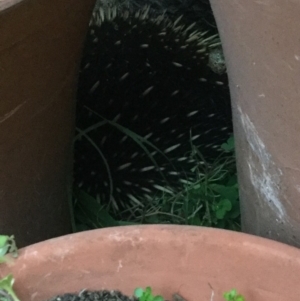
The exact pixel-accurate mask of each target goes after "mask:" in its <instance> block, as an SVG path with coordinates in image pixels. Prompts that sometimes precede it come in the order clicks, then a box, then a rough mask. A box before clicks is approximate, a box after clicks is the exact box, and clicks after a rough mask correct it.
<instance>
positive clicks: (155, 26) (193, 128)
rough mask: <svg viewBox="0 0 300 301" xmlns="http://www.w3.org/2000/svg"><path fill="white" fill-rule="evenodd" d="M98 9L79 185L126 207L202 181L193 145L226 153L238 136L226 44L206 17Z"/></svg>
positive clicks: (82, 115)
mask: <svg viewBox="0 0 300 301" xmlns="http://www.w3.org/2000/svg"><path fill="white" fill-rule="evenodd" d="M125 2H126V1H125ZM125 2H124V3H125ZM153 2H155V1H153ZM165 2H166V0H165ZM173 2H174V0H173ZM128 3H131V4H132V5H131V6H130V5H128ZM155 3H156V2H155ZM157 3H159V1H158V2H157ZM98 5H100V6H97V8H96V9H95V11H94V14H93V17H92V20H91V23H90V28H89V33H88V36H87V39H86V44H85V48H84V54H83V59H82V65H81V72H80V77H79V84H78V108H77V129H78V131H79V132H78V133H79V137H80V139H77V141H76V143H75V184H76V185H77V186H79V187H81V188H82V189H84V190H85V191H87V192H88V193H89V194H91V195H92V196H97V197H98V198H99V199H100V200H101V202H102V203H103V204H107V203H108V202H111V203H112V204H113V205H114V208H126V207H129V206H130V204H132V203H135V204H143V202H149V201H151V198H152V197H153V195H155V194H156V193H157V192H166V193H172V192H173V191H176V189H178V187H180V186H182V182H183V181H185V180H186V179H189V178H191V177H193V176H194V174H193V170H192V168H193V167H194V166H195V164H196V163H197V162H195V158H193V156H192V155H191V149H192V145H194V146H196V147H197V148H198V149H199V151H200V152H201V153H202V155H203V157H204V158H205V159H206V160H212V159H214V158H216V157H217V155H218V154H219V147H220V145H221V144H222V143H223V142H225V141H226V140H227V139H228V137H229V135H230V134H231V133H232V122H231V108H230V97H229V89H228V82H227V75H226V72H225V67H224V66H225V65H224V61H223V60H222V50H221V47H220V41H219V39H218V37H217V36H216V35H209V33H207V32H203V31H202V30H200V28H199V24H198V23H197V22H194V23H191V24H190V23H187V19H185V18H184V17H180V16H179V15H178V14H176V13H175V12H174V11H173V10H172V11H168V10H165V13H162V12H161V11H160V9H157V10H156V9H154V8H153V7H155V6H153V7H152V6H145V7H143V8H138V9H137V8H136V7H135V5H133V2H132V1H131V2H128V1H127V2H126V3H125V4H124V5H123V6H122V5H121V4H120V3H119V5H115V4H112V2H111V1H110V2H109V4H107V1H106V0H99V1H98ZM182 13H184V12H182ZM183 20H185V21H183Z"/></svg>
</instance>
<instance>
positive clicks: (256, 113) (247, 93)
mask: <svg viewBox="0 0 300 301" xmlns="http://www.w3.org/2000/svg"><path fill="white" fill-rule="evenodd" d="M211 4H212V8H213V11H214V14H215V17H216V21H217V24H218V28H219V31H220V35H221V39H222V44H223V49H224V53H225V58H226V63H227V67H228V76H229V82H230V92H231V98H232V106H233V118H234V120H233V121H234V130H235V141H236V153H237V166H238V176H239V185H240V199H241V209H242V228H243V230H244V231H246V232H248V233H252V234H256V235H260V236H264V237H269V238H272V239H275V240H279V241H282V242H286V243H289V244H292V245H295V246H300V231H299V228H300V156H299V153H300V152H299V151H300V135H299V131H300V91H299V79H300V40H299V32H300V22H299V15H300V2H299V1H293V0H287V1H282V0H272V1H269V0H263V1H220V0H211Z"/></svg>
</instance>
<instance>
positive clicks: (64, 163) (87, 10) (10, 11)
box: [0, 0, 94, 246]
mask: <svg viewBox="0 0 300 301" xmlns="http://www.w3.org/2000/svg"><path fill="white" fill-rule="evenodd" d="M0 2H1V3H0V230H1V232H2V233H6V234H14V235H15V236H16V238H17V241H18V242H19V245H20V246H24V245H27V244H31V243H34V242H37V241H41V240H44V239H47V238H50V237H55V236H59V235H62V234H66V233H70V231H71V218H70V208H69V203H68V202H69V201H70V192H71V190H70V188H71V186H70V185H71V180H72V179H71V170H72V164H73V162H72V138H73V135H74V113H75V97H74V96H75V88H76V79H77V74H78V69H79V68H78V67H79V59H80V54H81V49H82V45H83V40H84V36H85V33H86V30H87V27H88V21H89V18H90V15H91V10H92V6H93V4H94V0H51V1H49V0H27V1H9V0H2V1H0Z"/></svg>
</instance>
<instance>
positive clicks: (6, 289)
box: [0, 274, 20, 301]
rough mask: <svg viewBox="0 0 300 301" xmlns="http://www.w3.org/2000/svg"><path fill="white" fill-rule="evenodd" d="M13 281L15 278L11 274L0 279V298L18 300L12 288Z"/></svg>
mask: <svg viewBox="0 0 300 301" xmlns="http://www.w3.org/2000/svg"><path fill="white" fill-rule="evenodd" d="M14 281H15V279H14V278H13V276H12V275H11V274H9V275H8V276H6V277H4V278H2V279H1V280H0V292H1V294H0V296H1V299H2V300H6V301H10V300H11V299H12V300H13V301H20V300H19V298H18V297H17V295H16V294H15V292H14V290H13V284H14ZM5 295H7V297H6V296H5Z"/></svg>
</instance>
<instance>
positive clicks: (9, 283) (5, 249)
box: [0, 235, 19, 301]
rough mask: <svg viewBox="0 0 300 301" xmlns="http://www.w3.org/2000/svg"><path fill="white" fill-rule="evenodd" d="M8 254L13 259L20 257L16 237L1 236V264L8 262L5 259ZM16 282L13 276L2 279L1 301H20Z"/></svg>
mask: <svg viewBox="0 0 300 301" xmlns="http://www.w3.org/2000/svg"><path fill="white" fill-rule="evenodd" d="M8 253H10V254H11V255H12V256H13V257H17V256H18V249H17V246H16V243H15V240H14V236H7V235H0V263H3V262H7V261H8V259H7V258H6V257H5V256H6V255H7V254H8ZM14 281H15V280H14V278H13V276H12V275H11V274H9V275H7V276H5V277H3V278H2V279H0V301H19V298H18V297H17V295H16V294H15V292H14V290H13V284H14Z"/></svg>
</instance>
